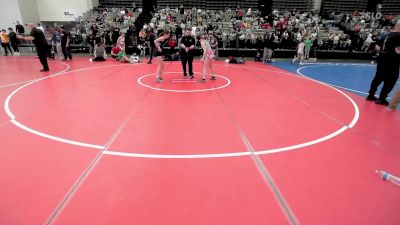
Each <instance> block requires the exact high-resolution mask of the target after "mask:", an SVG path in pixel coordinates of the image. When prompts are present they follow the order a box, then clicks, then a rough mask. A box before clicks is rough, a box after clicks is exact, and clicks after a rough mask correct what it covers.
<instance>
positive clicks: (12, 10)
mask: <svg viewBox="0 0 400 225" xmlns="http://www.w3.org/2000/svg"><path fill="white" fill-rule="evenodd" d="M0 5H1V8H2V10H1V16H0V29H8V28H9V27H12V28H13V29H15V21H17V20H19V21H20V22H21V21H22V17H21V12H20V10H19V3H18V1H15V0H12V1H10V0H0Z"/></svg>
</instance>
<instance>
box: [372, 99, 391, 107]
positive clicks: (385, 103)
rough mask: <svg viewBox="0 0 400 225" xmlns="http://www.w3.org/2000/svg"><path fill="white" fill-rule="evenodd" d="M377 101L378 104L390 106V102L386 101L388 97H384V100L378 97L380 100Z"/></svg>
mask: <svg viewBox="0 0 400 225" xmlns="http://www.w3.org/2000/svg"><path fill="white" fill-rule="evenodd" d="M375 103H376V104H378V105H385V106H388V105H389V102H388V101H386V99H383V100H381V99H378V100H376V102H375Z"/></svg>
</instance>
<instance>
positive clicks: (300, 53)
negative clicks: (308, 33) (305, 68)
mask: <svg viewBox="0 0 400 225" xmlns="http://www.w3.org/2000/svg"><path fill="white" fill-rule="evenodd" d="M304 47H305V44H304V41H303V40H301V41H300V43H299V44H298V45H297V55H296V56H295V57H294V59H293V60H292V64H294V62H296V60H300V65H301V64H303V61H304Z"/></svg>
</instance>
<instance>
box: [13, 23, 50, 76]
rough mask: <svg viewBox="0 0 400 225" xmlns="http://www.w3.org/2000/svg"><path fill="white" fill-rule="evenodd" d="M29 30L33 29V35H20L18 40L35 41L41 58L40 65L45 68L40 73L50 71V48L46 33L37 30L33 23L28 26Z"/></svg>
mask: <svg viewBox="0 0 400 225" xmlns="http://www.w3.org/2000/svg"><path fill="white" fill-rule="evenodd" d="M28 27H29V29H31V33H30V35H29V36H26V37H24V36H21V35H18V36H17V37H18V39H22V40H25V41H33V43H34V44H35V45H36V50H37V54H38V56H39V60H40V63H41V64H42V66H43V69H42V70H40V72H47V71H49V65H48V64H47V54H48V51H49V46H48V45H47V40H46V38H45V37H44V33H43V32H42V31H41V30H39V29H37V28H36V25H35V24H33V23H30V24H28Z"/></svg>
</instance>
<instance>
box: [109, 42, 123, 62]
mask: <svg viewBox="0 0 400 225" xmlns="http://www.w3.org/2000/svg"><path fill="white" fill-rule="evenodd" d="M120 51H121V49H120V48H119V47H118V46H117V44H114V47H113V48H112V49H111V57H112V58H113V59H116V60H118V54H119V52H120Z"/></svg>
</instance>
